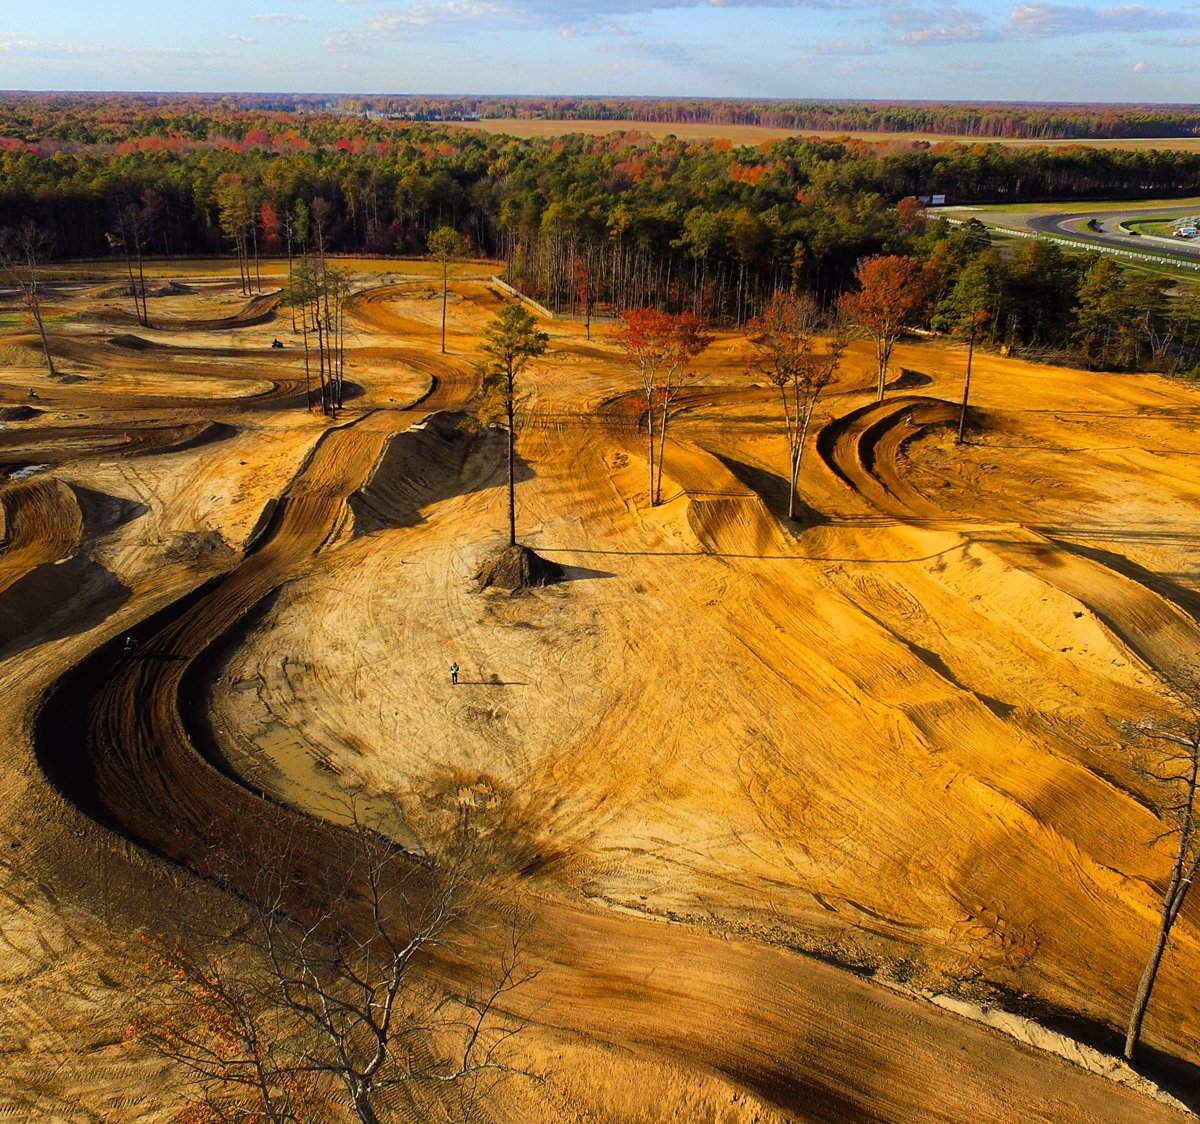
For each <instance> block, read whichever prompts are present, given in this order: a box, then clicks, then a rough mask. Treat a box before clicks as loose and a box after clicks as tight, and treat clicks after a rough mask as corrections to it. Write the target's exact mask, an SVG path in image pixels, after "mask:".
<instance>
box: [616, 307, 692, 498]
mask: <svg viewBox="0 0 1200 1124" xmlns="http://www.w3.org/2000/svg"><path fill="white" fill-rule="evenodd" d="M712 339H713V337H712V335H711V334H710V333H709V331H708V327H707V325H706V324H705V322H704V320H703V319H701V318H700V317H699V316H696V315H695V314H694V313H691V312H680V313H677V314H672V313H669V312H662V311H660V310H659V309H656V308H631V309H627V310H626V311H624V312H622V313H621V315H620V324H619V325H618V327H617V342H618V343H619V344H620V346H621V349H622V350H623V351H624V352H625V355H626V358H627V359H628V360H629V363H630V365H631V366H632V367H633V368H634V369H635V370H636V371H637V372H638V374H639V375H640V376H641V381H642V397H643V399H644V401H645V417H646V444H647V456H648V461H649V471H650V502H651V504H652V505H653V504H659V503H661V502H662V470H663V458H664V456H665V455H666V442H667V426H668V424H669V422H670V418H671V406H672V405H673V404H674V402H675V400H676V399H677V398H678V397H679V393H680V391H682V390H683V388H684V387H685V386H686V385H687V384H688V383H690V382H692V381H694V379H695V378H696V372H695V369H694V368H693V367H692V365H691V364H692V360H694V359H695V358H696V357H697V356H698V355H700V354H701V353H702V352H703V351H705V350H706V349H707V347H708V346H709V344H711V343H712ZM656 415H657V418H656ZM656 422H657V427H658V428H657V431H656V429H655V425H656Z"/></svg>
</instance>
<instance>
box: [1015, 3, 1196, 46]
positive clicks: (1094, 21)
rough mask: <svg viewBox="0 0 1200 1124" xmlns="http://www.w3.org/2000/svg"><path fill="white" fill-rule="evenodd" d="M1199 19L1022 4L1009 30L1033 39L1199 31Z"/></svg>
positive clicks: (1139, 8)
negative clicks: (1115, 33) (1179, 28)
mask: <svg viewBox="0 0 1200 1124" xmlns="http://www.w3.org/2000/svg"><path fill="white" fill-rule="evenodd" d="M1198 22H1200V21H1198V20H1197V17H1196V16H1194V15H1190V14H1187V13H1185V12H1181V11H1173V10H1171V9H1169V8H1148V7H1145V6H1143V5H1140V4H1127V5H1121V6H1117V7H1112V8H1088V7H1085V6H1084V5H1082V4H1047V3H1035V4H1019V5H1016V6H1014V7H1013V9H1012V10H1011V11H1010V12H1009V15H1008V25H1007V28H1006V30H1008V31H1009V32H1011V33H1013V34H1015V35H1021V36H1027V37H1029V38H1045V37H1048V36H1052V35H1053V36H1063V35H1093V34H1096V33H1102V32H1123V33H1138V32H1147V31H1161V30H1163V29H1166V28H1177V27H1195V26H1197V23H1198Z"/></svg>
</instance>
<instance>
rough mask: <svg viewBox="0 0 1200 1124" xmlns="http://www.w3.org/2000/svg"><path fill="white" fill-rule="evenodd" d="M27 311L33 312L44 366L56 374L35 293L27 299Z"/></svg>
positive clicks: (52, 373)
mask: <svg viewBox="0 0 1200 1124" xmlns="http://www.w3.org/2000/svg"><path fill="white" fill-rule="evenodd" d="M29 311H30V312H32V313H33V320H34V323H36V324H37V330H38V335H40V336H41V337H42V351H44V352H45V353H46V367H47V368H48V369H49V371H50V374H51V375H57V374H58V372H57V371H56V370H55V369H54V356H53V355H51V354H50V341H49V340H48V339H47V338H46V324H45V322H44V321H43V320H42V309H41V305H40V304H39V302H38V299H37V296H36V294H35V295H34V296H32V297H31V298H30V300H29Z"/></svg>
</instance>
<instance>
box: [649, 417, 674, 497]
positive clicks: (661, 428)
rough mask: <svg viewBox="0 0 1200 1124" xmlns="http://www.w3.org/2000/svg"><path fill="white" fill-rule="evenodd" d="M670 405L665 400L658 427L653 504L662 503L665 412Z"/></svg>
mask: <svg viewBox="0 0 1200 1124" xmlns="http://www.w3.org/2000/svg"><path fill="white" fill-rule="evenodd" d="M669 406H670V403H668V402H667V401H666V400H665V399H664V400H663V406H662V421H661V423H660V424H659V427H658V479H657V482H656V484H655V486H654V501H653V502H654V504H656V505H657V504H660V503H662V477H663V462H664V461H665V460H666V459H667V411H668V409H669Z"/></svg>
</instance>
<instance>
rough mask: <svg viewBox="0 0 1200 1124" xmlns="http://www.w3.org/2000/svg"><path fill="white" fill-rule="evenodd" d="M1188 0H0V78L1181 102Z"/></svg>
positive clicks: (1188, 60) (1199, 31) (1199, 12)
mask: <svg viewBox="0 0 1200 1124" xmlns="http://www.w3.org/2000/svg"><path fill="white" fill-rule="evenodd" d="M1198 61H1200V0H1162V2H1160V3H1153V4H1140V3H1127V4H1108V3H1104V2H1088V3H1055V2H1049V0H1020V2H1013V0H963V2H961V3H958V2H955V0H192V2H187V3H185V2H182V0H44V2H40V3H39V2H33V3H30V2H29V0H0V89H6V90H155V91H174V90H180V91H249V92H260V91H261V92H308V93H346V94H356V93H377V94H388V93H396V94H414V93H427V94H608V95H622V94H624V95H645V96H662V97H666V96H705V97H743V98H796V99H811V98H843V99H864V100H869V99H908V100H930V99H933V100H948V101H965V100H988V101H1049V102H1064V101H1067V102H1097V101H1102V102H1175V103H1179V102H1200V65H1197V64H1198Z"/></svg>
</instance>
